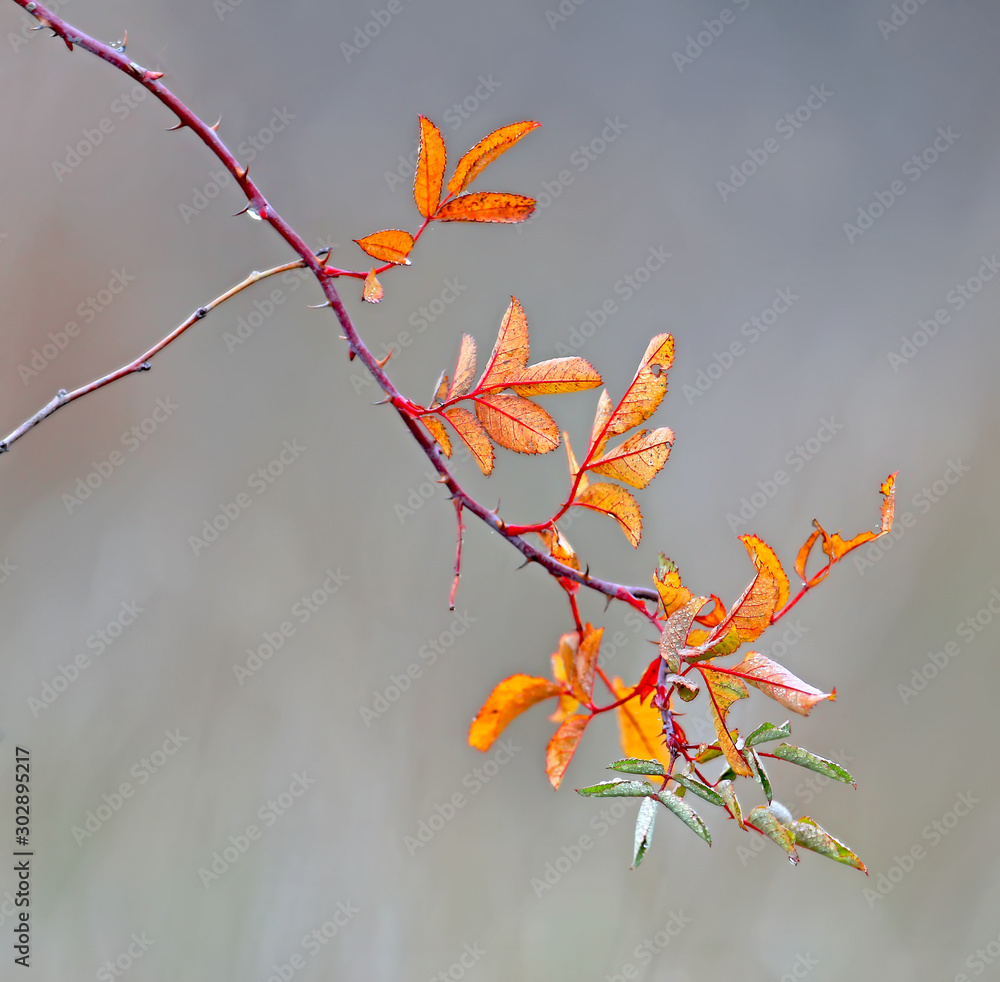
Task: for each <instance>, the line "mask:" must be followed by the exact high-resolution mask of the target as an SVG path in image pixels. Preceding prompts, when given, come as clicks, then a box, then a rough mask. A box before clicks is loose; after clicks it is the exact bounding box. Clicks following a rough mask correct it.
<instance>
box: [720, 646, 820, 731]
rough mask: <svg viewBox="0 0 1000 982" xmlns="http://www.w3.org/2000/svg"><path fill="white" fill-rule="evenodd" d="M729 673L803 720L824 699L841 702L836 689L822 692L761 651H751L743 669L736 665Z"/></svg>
mask: <svg viewBox="0 0 1000 982" xmlns="http://www.w3.org/2000/svg"><path fill="white" fill-rule="evenodd" d="M727 671H730V672H734V673H736V674H737V675H739V676H740V678H742V679H743V680H744V681H746V682H749V683H750V684H751V685H753V686H756V687H757V688H758V689H760V691H761V692H763V693H764V695H766V696H770V697H771V698H772V699H774V700H775V701H776V702H780V703H781V705H782V706H784V707H785V708H786V709H790V710H791V711H792V712H793V713H799V715H801V716H808V715H809V711H810V710H811V709H812V708H813V706H815V705H816V703H818V702H822V701H823V700H824V699H829V700H830V701H831V702H832V701H833V700H834V699H836V698H837V690H836V689H834V690H833V692H821V691H820V690H819V689H817V688H815V687H813V686H811V685H809V684H808V683H807V682H803V681H802V679H800V678H798V676H796V675H793V674H792V673H791V672H790V671H788V669H787V668H784V667H783V666H781V665H779V664H778V663H777V662H774V661H771V659H770V658H767V657H766V656H765V655H762V654H760V653H759V652H757V651H751V652H750V653H749V654H748V655H747V656H746V658H744V659H743V661H741V662H740V663H739V665H734V666H733V667H732V668H730V669H727Z"/></svg>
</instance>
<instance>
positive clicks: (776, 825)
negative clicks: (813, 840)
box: [747, 805, 799, 866]
mask: <svg viewBox="0 0 1000 982" xmlns="http://www.w3.org/2000/svg"><path fill="white" fill-rule="evenodd" d="M747 825H752V826H753V827H754V828H755V829H756V830H757V831H758V832H763V833H764V835H766V836H767V837H768V838H769V839H770V840H771V841H772V842H776V843H777V844H778V845H779V846H781V848H782V849H784V850H785V852H786V853H788V860H789V862H790V863H791V864H792V865H793V866H798V864H799V854H798V853H797V852H796V851H795V833H794V832H793V831H792V830H791V829H789V828H786V827H785V826H784V825H782V824H781V822H779V821H778V819H777V817H776V816H775V815H774V813H773V812H771V811H769V810H768V809H767V808H765V807H764V806H763V805H758V806H757V807H756V808H755V809H754V810H753V811H752V812H750V814H749V815H748V816H747Z"/></svg>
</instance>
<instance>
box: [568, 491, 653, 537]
mask: <svg viewBox="0 0 1000 982" xmlns="http://www.w3.org/2000/svg"><path fill="white" fill-rule="evenodd" d="M573 504H574V505H582V506H583V507H584V508H591V509H593V510H594V511H600V512H603V513H604V514H605V515H610V516H611V517H612V518H613V519H615V521H617V522H618V524H619V525H620V526H621V527H622V531H623V532H624V533H625V538H626V539H628V540H629V542H631V543H632V545H633V546H638V545H639V540H640V539H641V538H642V512H641V511H639V503H638V502H637V501H636V500H635V498H633V497H632V495H631V494H630V493H629V492H628V491H626V490H625V489H624V488H623V487H621V485H618V484H607V483H605V482H603V481H601V482H600V483H598V484H591V485H590V487H588V488H587V490H586V491H581V492H580V493H579V494H577V496H576V498H575V499H574V500H573Z"/></svg>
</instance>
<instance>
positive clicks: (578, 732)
mask: <svg viewBox="0 0 1000 982" xmlns="http://www.w3.org/2000/svg"><path fill="white" fill-rule="evenodd" d="M593 718H594V717H593V716H570V717H569V718H568V719H565V720H563V721H562V723H561V724H560V726H559V729H558V730H556V732H555V733H554V734H553V735H552V739H551V740H549V745H548V748H547V749H546V751H545V773H546V774H547V775H548V777H549V783H550V784H551V785H552V787H553V788H555V789H556V791H558V790H559V785H560V784H562V779H563V774H565V773H566V768H567V767H569V762H570V761H571V760H572V759H573V754H575V753H576V748H577V747H578V746H579V745H580V738H581V737H582V736H583V731H584V730H585V729H586V728H587V724H588V723H589V722H590V721H591V720H592V719H593Z"/></svg>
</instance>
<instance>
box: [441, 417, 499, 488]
mask: <svg viewBox="0 0 1000 982" xmlns="http://www.w3.org/2000/svg"><path fill="white" fill-rule="evenodd" d="M443 415H444V417H445V419H447V420H448V422H449V423H451V425H452V426H454V427H455V432H456V433H457V434H458V435H459V436H460V437H461V438H462V441H463V442H464V443H465V445H466V446H467V447H468V448H469V450H471V451H472V456H473V457H474V458H475V460H476V463H477V464H479V469H480V470H481V471H482V472H483V473H484V474H485V475H486V476H487V477H489V476H490V474H492V473H493V459H494V455H493V445H492V444H491V443H490V438H489V437H488V436H487V435H486V430H484V429H483V424H482V423H480V422H479V420H478V419H476V417H475V416H473V415H472V413H470V412H469V410H468V409H463V408H462V407H461V406H452V407H451V408H450V409H445V410H444V413H443Z"/></svg>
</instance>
